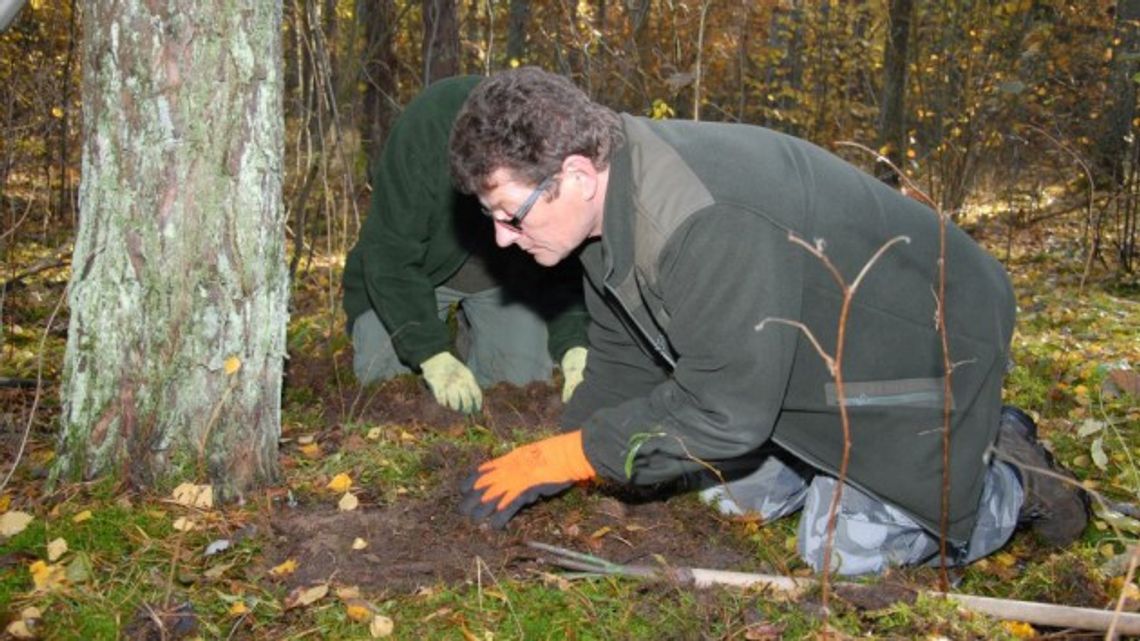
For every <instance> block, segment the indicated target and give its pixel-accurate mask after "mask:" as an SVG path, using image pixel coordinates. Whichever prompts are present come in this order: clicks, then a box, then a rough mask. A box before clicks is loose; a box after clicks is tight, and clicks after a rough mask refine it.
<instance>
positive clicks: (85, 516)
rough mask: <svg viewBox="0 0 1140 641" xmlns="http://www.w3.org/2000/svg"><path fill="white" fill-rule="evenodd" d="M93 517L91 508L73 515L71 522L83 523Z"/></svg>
mask: <svg viewBox="0 0 1140 641" xmlns="http://www.w3.org/2000/svg"><path fill="white" fill-rule="evenodd" d="M91 517H92V514H91V510H83V511H82V512H80V513H79V514H76V515H75V516H73V517H71V522H72V523H82V522H84V521H90V520H91Z"/></svg>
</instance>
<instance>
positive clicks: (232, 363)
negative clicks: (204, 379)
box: [223, 356, 241, 376]
mask: <svg viewBox="0 0 1140 641" xmlns="http://www.w3.org/2000/svg"><path fill="white" fill-rule="evenodd" d="M223 367H224V368H225V370H226V375H227V376H232V375H233V374H234V373H235V372H237V371H238V370H239V369H241V359H240V358H238V357H237V356H231V357H229V358H227V359H226V363H225V365H223Z"/></svg>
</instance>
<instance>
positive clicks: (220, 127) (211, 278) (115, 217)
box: [53, 0, 289, 498]
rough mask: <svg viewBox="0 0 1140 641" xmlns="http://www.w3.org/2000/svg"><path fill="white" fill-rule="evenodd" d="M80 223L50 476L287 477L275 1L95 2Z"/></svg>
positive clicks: (218, 482) (135, 479) (88, 27)
mask: <svg viewBox="0 0 1140 641" xmlns="http://www.w3.org/2000/svg"><path fill="white" fill-rule="evenodd" d="M83 32H84V36H85V39H84V43H83V47H84V51H83V56H84V59H83V74H84V77H83V96H84V102H83V121H84V134H83V149H82V181H81V186H80V193H79V201H80V225H79V230H78V232H77V238H76V243H75V256H74V260H73V265H74V273H73V274H72V280H71V285H70V290H69V303H70V306H71V319H70V327H69V334H68V342H67V352H66V355H65V362H64V380H63V387H62V396H63V398H62V403H63V411H62V419H61V420H62V426H61V427H62V435H61V441H62V442H61V446H60V449H59V456H58V460H57V466H56V468H55V470H54V471H53V478H76V477H78V478H84V479H88V478H92V477H95V476H98V475H103V474H108V473H118V474H120V475H121V476H122V477H123V480H127V481H129V482H130V483H131V484H132V485H134V486H143V487H147V486H156V485H165V484H167V483H169V482H174V481H180V480H188V479H192V478H193V479H196V480H198V481H199V482H204V481H206V480H209V481H210V482H212V483H214V484H215V491H216V492H217V493H218V494H220V495H221V497H222V498H232V497H238V496H241V495H242V493H243V492H245V491H246V490H248V489H251V488H253V487H255V486H257V485H260V484H263V483H266V482H271V481H273V480H275V478H276V475H277V464H276V461H277V441H278V437H279V435H280V392H281V375H282V365H283V359H284V355H285V326H286V321H287V317H288V311H287V300H288V293H289V290H288V282H287V273H286V266H285V261H284V256H285V252H284V242H285V239H284V220H283V217H284V209H283V207H282V204H281V180H282V155H283V128H284V127H283V122H282V85H281V82H282V81H281V42H280V38H281V6H280V3H277V2H260V1H254V0H246V1H244V2H242V1H238V0H229V1H226V2H207V3H202V2H196V1H195V0H168V1H167V2H163V3H144V2H142V1H141V0H130V1H123V0H93V1H92V2H89V3H87V4H86V5H85V7H84V25H83Z"/></svg>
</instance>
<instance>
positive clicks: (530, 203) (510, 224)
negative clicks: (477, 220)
mask: <svg viewBox="0 0 1140 641" xmlns="http://www.w3.org/2000/svg"><path fill="white" fill-rule="evenodd" d="M553 184H554V176H550V177H548V178H546V179H544V180H543V181H542V182H540V183H538V186H537V187H535V188H534V191H532V192H530V195H529V196H527V197H526V200H524V201H523V202H522V204H521V205H519V208H518V209H517V210H515V213H514V215H512V216H511V217H510V218H509V219H507V220H501V219H499V218H495V215H494V214H492V213H491V210H490V209H487V208H486V207H484V208H483V215H484V216H486V217H488V218H490V219H491V220H493V221H495V223H496V224H498V225H502V226H504V227H506V228H507V229H510V230H511V231H513V232H515V233H522V221H523V219H524V218H526V215H527V214H529V213H530V210H531V209H533V208H534V205H535V203H537V202H538V198H539V197H540V196H542V194H543V193H545V192H546V190H547V189H550V186H551V185H553Z"/></svg>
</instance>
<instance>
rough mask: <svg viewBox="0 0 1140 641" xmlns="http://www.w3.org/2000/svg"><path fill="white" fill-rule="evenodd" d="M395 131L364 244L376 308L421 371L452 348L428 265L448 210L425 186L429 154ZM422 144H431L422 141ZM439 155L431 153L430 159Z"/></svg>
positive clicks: (402, 352) (378, 176)
mask: <svg viewBox="0 0 1140 641" xmlns="http://www.w3.org/2000/svg"><path fill="white" fill-rule="evenodd" d="M403 134H404V132H402V131H399V130H397V131H394V132H393V134H392V137H391V138H390V139H389V141H388V145H387V146H386V152H385V154H384V159H383V161H382V162H380V163H379V165H378V167H377V170H376V173H375V175H374V177H373V181H372V190H373V191H372V208H371V210H370V212H369V214H368V218H367V219H366V220H365V222H364V227H363V229H362V230H361V237H360V242H359V243H358V246H357V248H356V249H354V251H357V252H358V253H359V257H360V261H361V267H362V275H363V282H364V287H365V290H366V292H367V295H368V300H369V302H370V303H371V307H372V309H374V310H375V311H376V315H377V316H379V317H380V320H381V322H383V323H384V326H385V327H386V328H387V329H388V333H389V334H390V335H391V337H392V345H393V347H394V348H395V350H396V354H397V355H398V356H399V357H400V359H401V360H403V361H404V362H405V363H407V364H409V365H411V366H413V367H416V366H418V365H419V364H420V363H422V362H423V361H424V360H426V359H427V358H429V357H431V356H433V355H434V354H437V353H439V352H442V351H446V350H447V349H448V347H449V346H450V335H449V333H448V329H447V326H446V325H445V324H444V323H443V321H441V320H440V319H439V316H438V314H437V307H436V298H435V285H434V284H433V283H432V282H431V279H430V277H429V275H428V268H427V266H426V265H425V263H424V260H425V256H426V253H427V249H428V244H429V242H430V240H431V239H430V236H431V234H432V232H433V229H432V228H433V227H434V226H437V225H438V223H437V222H436V221H437V220H438V218H439V217H442V216H450V215H451V212H450V210H443V209H444V208H443V207H441V205H443V204H444V203H441V202H440V200H441V199H440V197H439V195H438V192H439V191H440V189H441V187H442V188H444V189H450V183H447V184H446V185H435V186H433V185H431V184H425V182H424V177H425V172H426V173H427V174H430V170H427V169H426V168H424V167H423V161H424V156H422V155H420V154H421V153H422V152H418V151H417V150H416V149H415V148H414V147H413V145H414V144H416V141H412V140H404V139H403ZM418 142H419V143H422V144H426V141H424V140H422V139H421V140H420V141H418ZM432 156H433V154H428V156H427V159H428V160H429V161H430V158H431V157H432Z"/></svg>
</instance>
